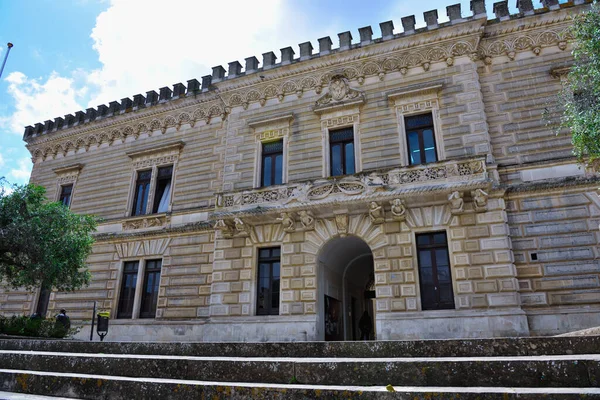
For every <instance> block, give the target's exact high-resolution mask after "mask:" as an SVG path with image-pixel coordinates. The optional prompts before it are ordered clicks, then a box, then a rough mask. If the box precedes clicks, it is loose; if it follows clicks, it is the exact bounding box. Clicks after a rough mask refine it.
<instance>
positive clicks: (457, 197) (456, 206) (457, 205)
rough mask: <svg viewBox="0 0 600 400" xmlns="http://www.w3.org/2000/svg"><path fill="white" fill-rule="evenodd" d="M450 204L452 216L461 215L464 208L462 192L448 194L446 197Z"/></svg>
mask: <svg viewBox="0 0 600 400" xmlns="http://www.w3.org/2000/svg"><path fill="white" fill-rule="evenodd" d="M448 201H449V202H450V212H451V213H452V214H462V213H463V212H464V208H465V201H464V200H463V194H462V192H459V191H455V192H452V193H450V196H448Z"/></svg>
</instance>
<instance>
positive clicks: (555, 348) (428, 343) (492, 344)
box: [0, 332, 600, 358]
mask: <svg viewBox="0 0 600 400" xmlns="http://www.w3.org/2000/svg"><path fill="white" fill-rule="evenodd" d="M109 335H110V332H109ZM0 350H39V351H54V352H70V353H106V354H162V355H188V356H223V357H304V356H306V355H310V356H312V357H348V358H350V357H352V358H363V357H364V358H368V357H479V356H538V355H558V354H568V355H570V354H600V336H581V337H530V338H498V339H463V340H414V341H370V342H294V343H292V342H284V343H193V342H189V343H183V342H182V343H156V342H154V343H150V342H104V343H101V342H86V341H76V340H31V339H22V340H16V339H0Z"/></svg>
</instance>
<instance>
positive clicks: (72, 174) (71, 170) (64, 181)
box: [52, 164, 83, 208]
mask: <svg viewBox="0 0 600 400" xmlns="http://www.w3.org/2000/svg"><path fill="white" fill-rule="evenodd" d="M82 168H83V164H72V165H67V166H64V167H60V168H55V169H53V170H52V171H53V172H54V173H55V174H56V175H57V177H58V179H57V180H56V189H55V192H56V193H55V195H54V201H60V195H61V192H62V188H63V186H67V185H73V189H72V190H71V200H70V202H69V208H71V206H72V204H73V199H74V197H75V188H76V187H77V179H78V178H79V173H80V172H81V169H82Z"/></svg>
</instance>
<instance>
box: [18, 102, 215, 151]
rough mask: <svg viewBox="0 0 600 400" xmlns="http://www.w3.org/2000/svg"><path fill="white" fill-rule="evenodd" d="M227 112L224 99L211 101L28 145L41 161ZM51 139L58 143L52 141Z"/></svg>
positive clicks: (204, 119)
mask: <svg viewBox="0 0 600 400" xmlns="http://www.w3.org/2000/svg"><path fill="white" fill-rule="evenodd" d="M225 115H226V107H225V106H224V105H223V104H222V103H216V102H213V103H210V102H208V103H206V104H203V105H201V106H197V105H196V106H194V107H189V108H188V109H184V110H178V111H174V112H173V113H172V114H166V115H164V114H163V115H161V116H160V117H156V116H152V117H148V118H147V119H141V120H138V121H135V122H129V123H122V124H120V125H115V126H110V127H104V128H102V127H100V128H91V127H89V128H88V129H85V130H83V131H81V132H79V133H77V132H76V131H75V132H73V135H76V137H73V135H71V136H69V137H68V138H66V139H62V140H61V139H60V137H53V136H51V137H50V138H45V137H42V139H44V140H43V141H40V142H39V143H37V142H35V143H31V144H29V145H28V146H27V147H28V148H29V150H30V152H31V153H32V160H33V162H37V161H40V160H42V161H43V160H46V159H48V158H54V157H56V156H57V155H59V154H61V155H62V156H66V155H67V154H68V153H69V152H70V151H73V152H74V153H77V152H79V151H81V150H85V151H89V150H90V148H92V147H94V146H98V147H99V146H100V145H102V144H103V143H107V144H108V145H109V146H112V145H114V144H116V143H123V142H125V140H126V139H127V138H128V137H133V138H134V140H137V139H138V137H139V136H140V134H142V133H147V134H148V135H150V136H152V135H154V134H156V132H157V131H160V132H162V133H164V132H165V131H166V129H168V128H170V127H175V128H176V129H180V128H181V126H182V125H184V124H191V125H192V126H194V124H195V123H196V122H198V121H201V120H202V121H204V122H205V123H207V124H209V123H210V121H211V119H212V118H214V117H221V118H224V117H225ZM84 126H85V125H84ZM53 135H54V134H53ZM54 139H56V140H54ZM51 141H53V142H54V143H51Z"/></svg>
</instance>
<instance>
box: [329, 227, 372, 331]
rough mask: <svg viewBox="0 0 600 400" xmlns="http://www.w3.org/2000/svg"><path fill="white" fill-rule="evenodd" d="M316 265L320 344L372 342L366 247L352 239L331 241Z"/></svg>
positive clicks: (369, 264)
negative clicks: (330, 342) (320, 329)
mask: <svg viewBox="0 0 600 400" xmlns="http://www.w3.org/2000/svg"><path fill="white" fill-rule="evenodd" d="M318 262H319V271H320V273H319V277H320V278H319V279H320V285H319V288H320V290H319V292H320V293H319V297H320V299H319V300H320V302H321V304H322V306H321V309H320V316H322V318H321V321H322V323H321V325H322V330H323V332H322V334H321V337H322V338H323V340H331V341H337V340H361V339H362V340H372V339H374V338H375V335H376V332H375V307H374V301H375V284H374V273H373V253H372V252H371V249H370V248H369V246H368V245H367V244H366V243H365V242H364V241H363V240H362V239H360V238H358V237H355V236H348V237H344V238H341V237H340V238H335V239H332V240H330V241H329V242H327V243H326V244H325V245H324V246H323V248H322V249H321V251H320V253H319V257H318ZM365 312H366V313H365ZM361 328H362V329H361Z"/></svg>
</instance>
